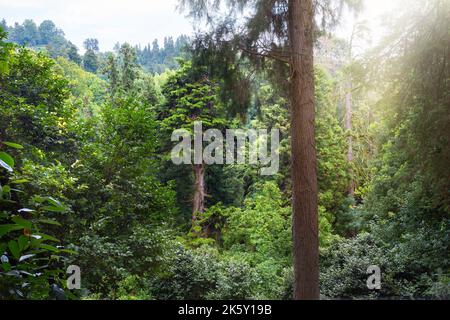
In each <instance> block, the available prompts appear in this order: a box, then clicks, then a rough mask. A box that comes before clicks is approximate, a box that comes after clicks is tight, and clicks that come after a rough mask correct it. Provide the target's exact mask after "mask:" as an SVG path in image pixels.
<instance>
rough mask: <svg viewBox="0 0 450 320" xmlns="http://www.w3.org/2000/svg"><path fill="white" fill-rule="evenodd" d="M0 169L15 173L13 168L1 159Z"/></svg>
mask: <svg viewBox="0 0 450 320" xmlns="http://www.w3.org/2000/svg"><path fill="white" fill-rule="evenodd" d="M0 167H2V168H4V169H6V170H7V171H9V172H13V171H14V170H13V168H11V167H10V166H9V165H8V164H7V163H6V162H4V161H3V160H2V159H0Z"/></svg>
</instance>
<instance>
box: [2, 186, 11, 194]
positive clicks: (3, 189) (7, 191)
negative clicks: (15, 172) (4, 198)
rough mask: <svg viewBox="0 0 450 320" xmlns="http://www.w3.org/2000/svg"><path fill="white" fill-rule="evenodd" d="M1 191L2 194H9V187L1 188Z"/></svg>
mask: <svg viewBox="0 0 450 320" xmlns="http://www.w3.org/2000/svg"><path fill="white" fill-rule="evenodd" d="M2 191H3V193H10V192H11V187H10V186H8V185H6V186H3V187H2Z"/></svg>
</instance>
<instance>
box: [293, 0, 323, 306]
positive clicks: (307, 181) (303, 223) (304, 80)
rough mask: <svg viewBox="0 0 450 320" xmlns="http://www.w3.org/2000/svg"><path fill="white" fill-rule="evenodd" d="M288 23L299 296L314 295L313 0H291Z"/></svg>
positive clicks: (296, 286)
mask: <svg viewBox="0 0 450 320" xmlns="http://www.w3.org/2000/svg"><path fill="white" fill-rule="evenodd" d="M288 23H289V38H290V50H291V83H290V85H291V88H290V90H291V92H290V96H291V101H290V102H291V109H292V111H291V114H292V119H291V130H292V132H291V139H292V142H291V143H292V209H293V242H294V280H295V283H294V299H296V300H300V299H302V300H315V299H319V239H318V208H317V158H316V157H317V156H316V141H315V107H314V61H313V60H314V58H313V45H314V43H313V31H314V30H313V29H314V24H313V23H314V9H313V4H312V0H290V1H289V21H288Z"/></svg>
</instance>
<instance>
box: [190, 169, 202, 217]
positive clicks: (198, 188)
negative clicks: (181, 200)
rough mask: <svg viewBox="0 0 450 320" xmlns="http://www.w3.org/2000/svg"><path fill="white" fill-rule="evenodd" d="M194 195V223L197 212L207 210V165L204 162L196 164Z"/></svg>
mask: <svg viewBox="0 0 450 320" xmlns="http://www.w3.org/2000/svg"><path fill="white" fill-rule="evenodd" d="M193 169H194V177H195V185H194V196H193V199H192V223H194V222H195V221H196V220H197V213H202V212H204V211H205V167H204V165H203V164H194V165H193Z"/></svg>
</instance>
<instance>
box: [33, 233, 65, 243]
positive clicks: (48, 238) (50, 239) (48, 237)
mask: <svg viewBox="0 0 450 320" xmlns="http://www.w3.org/2000/svg"><path fill="white" fill-rule="evenodd" d="M36 235H38V236H41V237H42V238H41V239H42V240H49V241H54V242H60V241H59V240H58V239H56V238H55V237H52V236H50V235H48V234H45V233H36Z"/></svg>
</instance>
